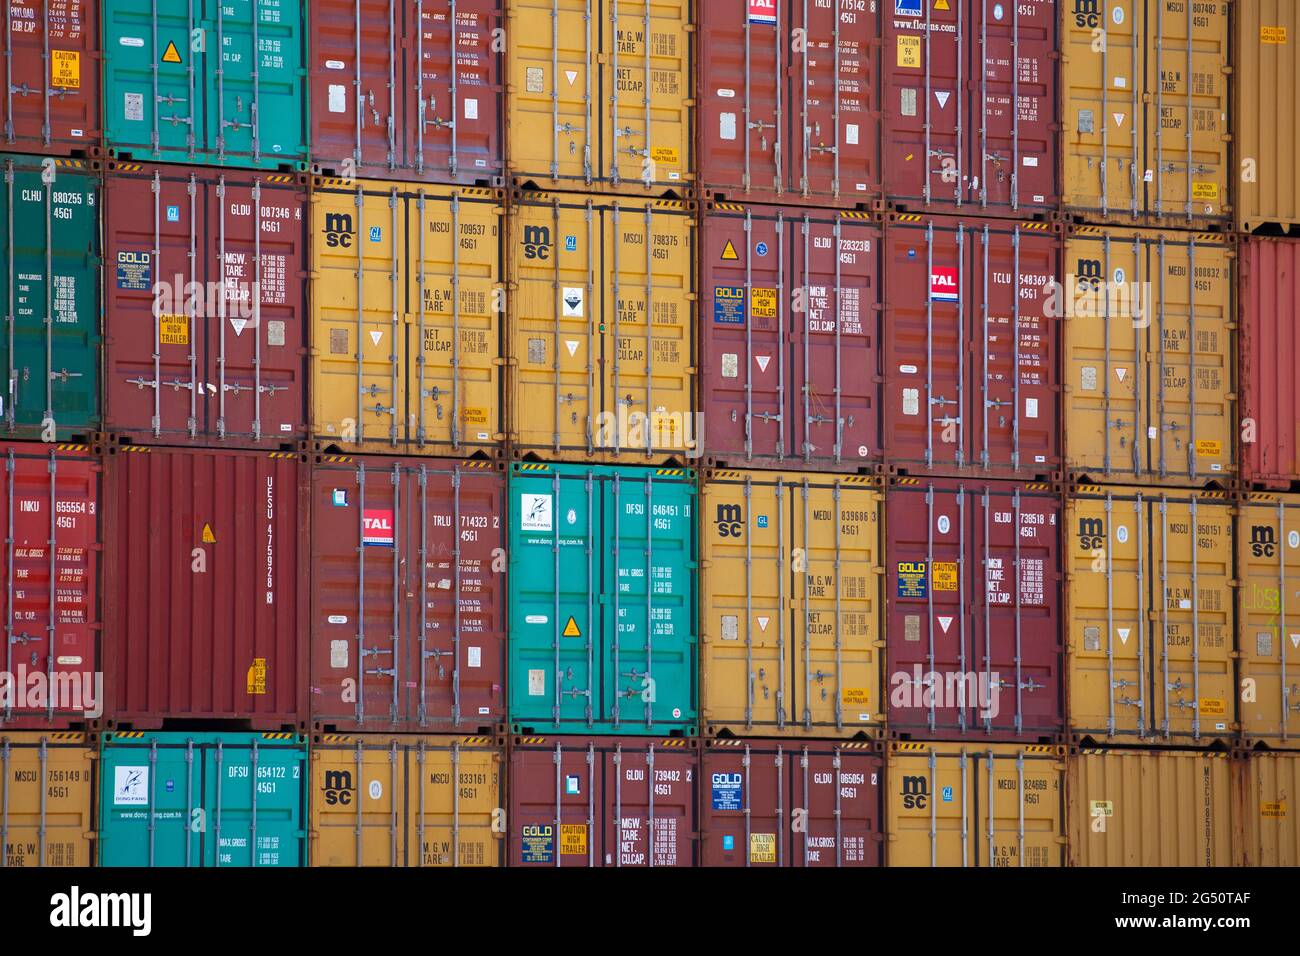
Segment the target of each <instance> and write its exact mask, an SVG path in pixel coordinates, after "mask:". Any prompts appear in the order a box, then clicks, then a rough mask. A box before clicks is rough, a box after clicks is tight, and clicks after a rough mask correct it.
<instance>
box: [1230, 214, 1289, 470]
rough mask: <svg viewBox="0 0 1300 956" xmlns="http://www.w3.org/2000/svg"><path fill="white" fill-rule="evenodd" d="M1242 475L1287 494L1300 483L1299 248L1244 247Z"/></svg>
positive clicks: (1281, 243) (1252, 241)
mask: <svg viewBox="0 0 1300 956" xmlns="http://www.w3.org/2000/svg"><path fill="white" fill-rule="evenodd" d="M1240 254H1241V280H1240V281H1241V419H1242V428H1241V432H1240V434H1241V437H1242V443H1241V472H1242V478H1243V480H1244V481H1246V482H1247V483H1249V484H1251V485H1254V486H1257V487H1265V488H1277V489H1282V490H1286V489H1288V488H1290V486H1291V484H1292V482H1300V449H1298V448H1297V441H1300V438H1298V436H1297V428H1296V422H1298V421H1300V385H1297V383H1296V369H1297V368H1300V328H1297V323H1298V322H1300V294H1297V284H1298V283H1300V240H1295V239H1258V238H1248V239H1245V240H1244V241H1243V242H1242V244H1241V253H1240Z"/></svg>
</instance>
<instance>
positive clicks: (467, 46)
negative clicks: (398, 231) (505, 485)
mask: <svg viewBox="0 0 1300 956" xmlns="http://www.w3.org/2000/svg"><path fill="white" fill-rule="evenodd" d="M503 29H504V28H503V26H502V3H501V0H458V2H457V3H456V7H455V10H454V12H453V11H452V10H451V9H450V8H449V7H446V6H443V5H439V4H432V3H429V4H425V3H415V4H411V3H397V4H394V3H390V2H389V0H324V2H317V3H313V4H312V5H311V55H310V63H311V67H310V87H311V88H310V96H311V128H312V138H311V143H312V157H311V158H312V162H313V166H314V168H315V169H316V170H318V171H324V170H329V171H330V173H331V174H333V175H340V176H342V175H349V174H350V175H353V176H376V177H382V178H395V179H411V180H419V181H425V182H446V183H461V184H463V185H470V186H472V185H481V186H490V185H493V184H494V181H496V180H497V179H498V178H499V177H500V176H501V175H502V173H503V169H504V159H505V157H504V154H503V148H504V142H505V137H504V129H503V123H504V120H505V103H504V102H503V96H504V91H503V86H502V78H503V71H504V56H505V51H504V50H503V49H501V43H500V37H501V36H502V31H503ZM407 38H410V39H409V42H408V40H407Z"/></svg>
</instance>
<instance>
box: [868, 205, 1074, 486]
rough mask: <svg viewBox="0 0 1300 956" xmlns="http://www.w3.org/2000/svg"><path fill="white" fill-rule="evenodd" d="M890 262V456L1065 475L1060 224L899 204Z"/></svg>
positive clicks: (942, 467)
mask: <svg viewBox="0 0 1300 956" xmlns="http://www.w3.org/2000/svg"><path fill="white" fill-rule="evenodd" d="M884 272H885V275H886V276H887V280H886V283H885V317H884V329H885V333H884V378H885V396H884V400H883V406H884V425H883V429H882V431H883V434H884V436H885V437H884V440H885V457H886V460H887V461H888V463H889V465H890V466H891V468H892V469H896V470H898V471H899V472H901V473H904V474H914V473H920V472H930V473H933V474H952V475H963V474H969V475H974V476H978V477H990V478H1023V479H1039V480H1053V479H1055V478H1056V477H1057V476H1058V475H1059V468H1060V462H1061V440H1060V429H1059V427H1058V415H1059V411H1058V406H1059V399H1060V383H1061V373H1060V368H1059V363H1060V337H1061V319H1060V317H1059V316H1058V315H1049V314H1048V313H1049V312H1052V311H1056V310H1055V309H1054V307H1053V302H1052V291H1053V288H1059V286H1060V275H1061V240H1060V237H1059V235H1058V234H1057V232H1056V230H1055V227H1049V226H1048V225H1047V224H1046V223H1036V222H1030V223H1012V222H1006V221H1002V220H997V219H991V220H990V219H951V218H939V217H922V216H915V215H902V214H897V215H894V216H892V217H891V221H890V222H889V223H888V224H887V225H886V227H885V253H884ZM1057 298H1058V299H1059V295H1058V296H1057ZM1017 330H1018V331H1019V334H1016V331H1017ZM1017 372H1018V374H1017Z"/></svg>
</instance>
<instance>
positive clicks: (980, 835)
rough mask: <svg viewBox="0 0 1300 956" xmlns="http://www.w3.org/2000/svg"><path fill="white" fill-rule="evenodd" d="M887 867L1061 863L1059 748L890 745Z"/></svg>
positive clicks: (1062, 817)
mask: <svg viewBox="0 0 1300 956" xmlns="http://www.w3.org/2000/svg"><path fill="white" fill-rule="evenodd" d="M885 779H886V781H887V782H888V791H889V792H888V794H887V796H886V797H885V802H886V807H887V814H886V820H885V832H886V833H887V834H889V841H888V849H887V851H886V858H885V859H886V863H888V865H889V866H953V867H956V866H1004V867H1031V866H1037V867H1061V866H1065V748H1064V747H1055V746H1046V745H1025V746H1017V745H1014V744H983V745H978V744H972V745H956V744H925V743H904V742H897V743H893V744H890V749H889V754H888V764H887V767H886V771H885Z"/></svg>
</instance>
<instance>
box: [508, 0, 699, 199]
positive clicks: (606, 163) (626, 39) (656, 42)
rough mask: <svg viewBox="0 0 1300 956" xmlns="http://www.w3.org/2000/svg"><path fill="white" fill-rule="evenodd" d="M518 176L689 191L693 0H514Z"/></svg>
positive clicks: (513, 156) (555, 184)
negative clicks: (649, 0) (635, 0)
mask: <svg viewBox="0 0 1300 956" xmlns="http://www.w3.org/2000/svg"><path fill="white" fill-rule="evenodd" d="M506 7H507V15H508V17H509V19H510V29H509V31H508V35H507V38H506V39H507V43H508V44H509V50H508V52H507V55H506V60H507V62H508V63H509V64H510V79H509V83H508V85H507V91H508V92H507V97H506V110H507V118H508V122H509V125H510V131H511V132H510V162H509V166H510V173H511V175H512V176H513V179H514V183H515V185H520V186H523V185H533V186H536V187H537V188H540V189H562V190H570V191H583V192H586V191H592V192H613V193H622V194H625V195H637V196H647V195H655V196H657V195H664V194H668V193H671V194H672V195H675V196H683V195H684V194H685V193H686V191H687V190H689V189H691V188H692V187H693V184H694V180H695V157H694V147H693V145H692V142H693V141H692V118H693V113H694V104H695V101H694V99H693V96H694V93H693V92H692V91H693V89H694V81H693V76H692V74H693V70H694V56H695V52H694V45H695V41H694V37H695V33H694V24H692V23H691V19H690V16H691V7H692V5H691V4H690V3H689V2H688V0H663V2H659V3H654V4H649V5H647V4H642V5H640V6H632V5H631V4H628V3H618V2H617V0H507V3H506Z"/></svg>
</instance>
